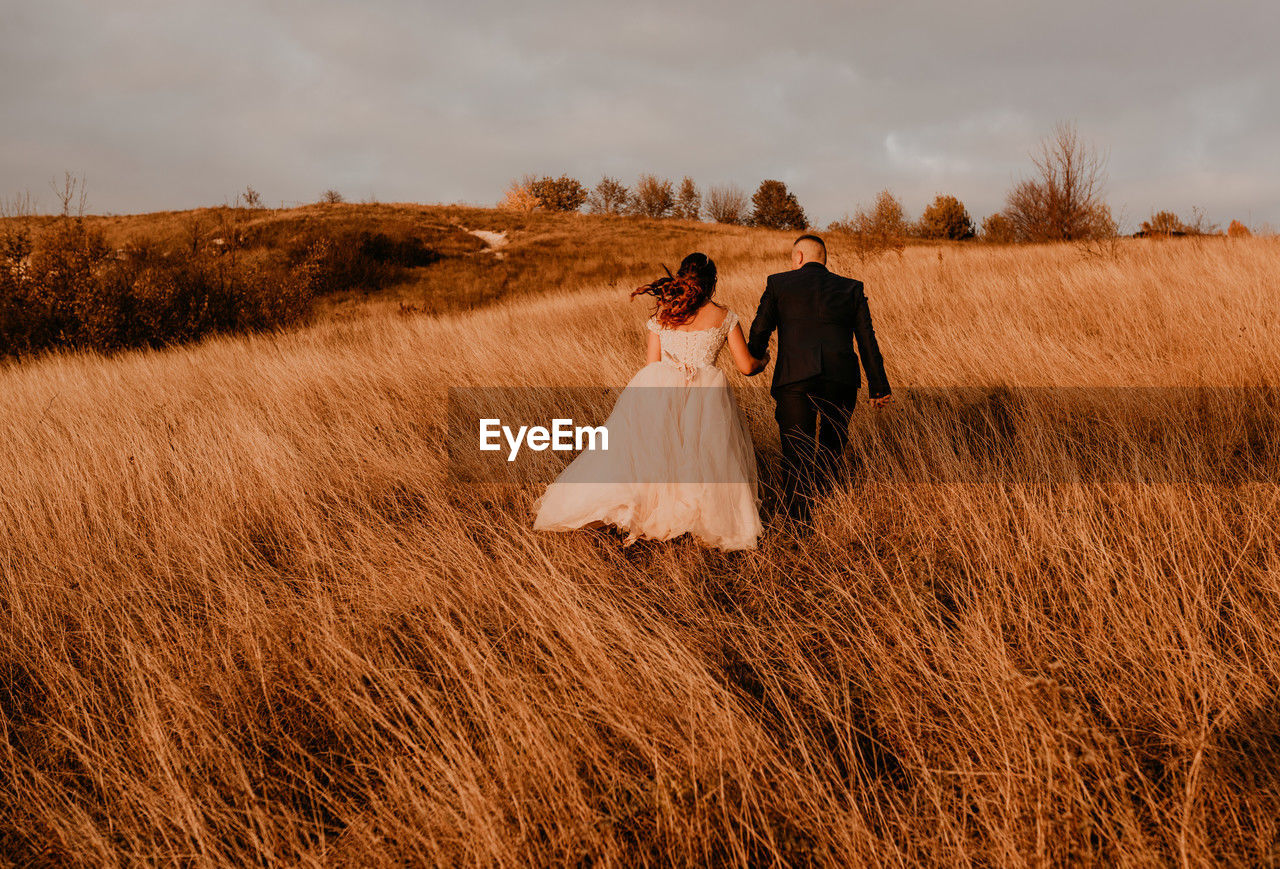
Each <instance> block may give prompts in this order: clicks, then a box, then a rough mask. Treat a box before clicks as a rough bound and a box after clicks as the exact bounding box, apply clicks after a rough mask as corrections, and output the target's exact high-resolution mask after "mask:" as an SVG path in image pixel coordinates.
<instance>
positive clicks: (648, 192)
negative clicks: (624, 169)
mask: <svg viewBox="0 0 1280 869" xmlns="http://www.w3.org/2000/svg"><path fill="white" fill-rule="evenodd" d="M675 206H676V196H675V189H674V188H673V187H672V186H671V182H670V181H667V180H666V179H663V178H659V177H658V176H656V175H641V176H640V180H639V181H637V182H636V187H635V191H634V192H633V193H632V194H631V202H630V208H629V209H628V210H629V211H630V212H631V213H632V214H634V215H636V216H638V217H670V216H671V212H672V210H673V209H674V208H675Z"/></svg>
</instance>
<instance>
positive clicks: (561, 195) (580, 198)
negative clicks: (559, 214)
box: [529, 175, 587, 211]
mask: <svg viewBox="0 0 1280 869" xmlns="http://www.w3.org/2000/svg"><path fill="white" fill-rule="evenodd" d="M529 191H530V192H531V193H532V194H533V195H534V196H536V197H538V202H539V204H540V205H541V206H542V207H543V208H545V209H546V210H547V211H577V210H578V209H579V208H581V207H582V203H584V202H586V201H587V188H585V187H583V186H582V184H581V183H580V182H579V181H578V180H577V179H576V178H570V177H569V176H568V175H561V176H560V177H559V178H551V177H547V176H544V177H542V178H539V179H538V180H537V181H534V182H533V183H532V184H531V185H529Z"/></svg>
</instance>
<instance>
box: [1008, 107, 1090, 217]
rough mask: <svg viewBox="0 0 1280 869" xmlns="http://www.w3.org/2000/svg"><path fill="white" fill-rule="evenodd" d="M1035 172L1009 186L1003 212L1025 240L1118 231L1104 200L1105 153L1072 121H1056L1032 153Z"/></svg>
mask: <svg viewBox="0 0 1280 869" xmlns="http://www.w3.org/2000/svg"><path fill="white" fill-rule="evenodd" d="M1031 160H1032V162H1033V163H1034V164H1035V168H1036V172H1035V177H1033V178H1027V179H1024V180H1022V181H1019V182H1018V183H1017V184H1016V185H1014V188H1013V189H1012V190H1011V191H1009V196H1008V199H1007V202H1006V207H1005V211H1004V213H1005V216H1006V217H1007V218H1008V219H1009V221H1010V222H1011V223H1012V224H1013V228H1014V231H1015V233H1016V234H1017V236H1018V237H1019V238H1020V239H1022V240H1023V241H1078V240H1085V239H1093V238H1105V237H1108V236H1112V235H1115V231H1116V228H1115V221H1114V220H1113V219H1112V217H1111V210H1110V208H1108V207H1107V204H1106V202H1104V201H1103V193H1104V190H1105V188H1106V181H1107V175H1106V163H1107V161H1106V157H1105V156H1104V155H1101V154H1099V153H1098V151H1097V149H1095V148H1094V147H1093V146H1092V145H1089V144H1087V143H1085V142H1083V141H1082V140H1081V139H1080V136H1079V134H1078V133H1077V132H1076V128H1075V125H1074V124H1058V125H1057V126H1056V127H1054V130H1053V133H1052V134H1051V135H1050V136H1048V137H1046V138H1045V139H1044V140H1043V141H1041V143H1040V150H1039V151H1038V152H1037V153H1034V154H1032V156H1031Z"/></svg>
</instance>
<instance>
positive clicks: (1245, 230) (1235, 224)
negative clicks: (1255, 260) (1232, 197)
mask: <svg viewBox="0 0 1280 869" xmlns="http://www.w3.org/2000/svg"><path fill="white" fill-rule="evenodd" d="M1227 235H1229V236H1231V237H1232V238H1249V237H1250V236H1251V235H1253V233H1252V232H1250V231H1249V227H1247V226H1245V225H1244V224H1243V223H1241V222H1240V221H1238V220H1233V221H1231V225H1230V226H1228V227H1227Z"/></svg>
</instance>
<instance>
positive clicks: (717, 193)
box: [707, 184, 747, 225]
mask: <svg viewBox="0 0 1280 869" xmlns="http://www.w3.org/2000/svg"><path fill="white" fill-rule="evenodd" d="M746 211H747V194H746V193H744V192H743V191H742V189H741V188H739V187H738V186H737V185H734V184H726V185H723V186H719V187H712V188H711V189H710V190H708V191H707V216H708V217H710V218H711V219H712V220H714V221H715V222H716V223H728V224H735V225H736V224H739V223H742V221H743V219H744V218H745V217H746Z"/></svg>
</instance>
